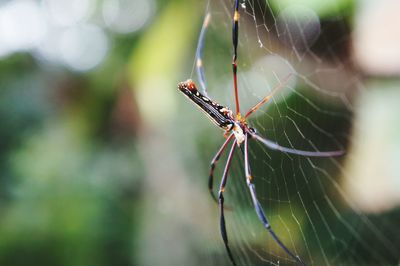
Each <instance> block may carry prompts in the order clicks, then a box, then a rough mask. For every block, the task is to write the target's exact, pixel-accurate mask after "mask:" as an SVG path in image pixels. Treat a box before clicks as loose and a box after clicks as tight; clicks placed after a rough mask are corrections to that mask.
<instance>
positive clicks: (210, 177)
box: [208, 134, 234, 203]
mask: <svg viewBox="0 0 400 266" xmlns="http://www.w3.org/2000/svg"><path fill="white" fill-rule="evenodd" d="M233 136H234V135H233V134H231V135H229V137H228V138H227V139H226V140H225V142H224V143H223V144H222V146H221V148H219V150H218V152H217V154H215V156H214V158H213V159H212V160H211V165H210V175H209V177H208V188H209V190H210V194H211V197H212V198H213V199H214V201H215V202H216V203H218V200H217V197H216V196H215V195H214V191H213V183H214V182H213V181H214V170H215V166H216V165H217V163H218V160H219V158H220V157H221V155H222V153H223V152H224V151H225V149H226V147H227V146H228V143H229V141H231V140H232V138H233Z"/></svg>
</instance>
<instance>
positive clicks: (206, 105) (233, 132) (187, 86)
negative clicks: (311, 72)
mask: <svg viewBox="0 0 400 266" xmlns="http://www.w3.org/2000/svg"><path fill="white" fill-rule="evenodd" d="M209 20H210V14H209V13H208V14H207V15H206V16H205V19H204V22H203V27H202V29H201V32H200V37H199V41H198V46H197V50H196V62H197V63H196V71H197V75H198V77H199V80H200V85H201V88H202V92H200V91H199V90H198V89H197V88H196V85H195V83H194V82H193V81H192V80H190V79H189V80H186V81H184V82H180V83H179V84H178V89H179V90H180V91H181V92H182V93H183V94H184V95H185V96H186V97H188V98H189V99H190V100H191V101H192V102H193V103H194V104H195V105H197V106H198V107H199V108H200V110H202V111H203V112H204V113H205V114H206V115H207V116H208V118H209V119H210V120H211V121H212V122H214V124H216V125H217V126H218V127H220V128H221V129H223V130H224V131H225V134H224V135H225V137H226V140H225V142H224V143H223V144H222V146H221V147H220V148H219V150H218V152H217V153H216V155H215V156H214V158H213V159H212V161H211V168H210V175H209V180H208V188H209V190H210V193H211V196H212V197H213V199H214V200H215V201H216V202H217V203H218V204H219V210H220V232H221V236H222V240H223V242H224V245H225V248H226V251H227V253H228V256H229V259H230V261H231V263H232V264H233V265H236V262H235V260H234V257H233V254H232V252H231V249H230V247H229V245H228V234H227V231H226V226H225V216H224V195H223V194H224V190H225V185H226V182H227V179H228V171H229V168H230V166H231V162H232V157H233V154H234V151H235V149H236V147H239V148H240V149H241V151H242V154H243V157H244V172H245V177H246V183H247V186H248V188H249V190H250V195H251V199H252V203H253V205H254V208H255V211H256V214H257V216H258V219H259V220H260V221H261V223H262V224H263V226H264V227H265V229H266V230H267V231H268V232H269V234H270V235H271V237H272V238H273V239H274V241H275V242H276V243H277V244H278V245H279V247H280V248H281V249H282V250H283V251H285V252H286V254H287V255H289V256H290V257H291V258H293V259H294V260H295V261H296V263H297V264H299V265H306V264H305V262H303V260H302V259H301V258H300V257H299V256H297V255H295V254H294V253H293V252H292V251H290V250H289V248H288V247H286V245H285V244H284V243H283V242H282V241H281V240H280V238H279V237H278V235H277V234H276V233H275V231H274V230H273V229H272V227H271V224H270V223H269V221H268V219H267V217H266V215H265V213H264V210H263V208H262V207H261V204H260V203H259V201H258V199H257V196H256V190H255V185H254V183H253V176H252V175H251V171H250V165H249V156H248V140H249V139H255V140H256V141H259V142H261V143H262V144H264V145H265V146H266V147H267V148H269V149H272V150H278V151H281V152H284V153H291V154H295V155H300V156H314V157H331V156H340V155H342V154H343V153H344V152H343V151H341V150H338V151H327V152H319V151H318V152H314V151H303V150H297V149H292V148H287V147H283V146H280V145H279V144H278V143H276V142H273V141H271V140H268V139H266V138H263V137H262V136H260V135H259V134H258V133H257V131H256V130H255V129H254V128H252V127H250V126H249V125H248V124H247V121H246V120H247V118H248V117H249V116H250V115H251V114H252V113H254V112H255V111H257V110H258V109H259V108H260V107H261V106H262V105H264V104H265V103H267V102H268V101H269V100H270V99H271V97H272V96H273V95H274V93H275V92H277V91H278V90H280V89H281V88H283V87H284V86H285V84H286V83H287V82H288V80H289V78H290V77H291V75H288V76H287V77H286V79H285V80H283V82H282V83H281V84H280V85H279V86H277V87H276V88H275V89H274V90H273V91H272V92H271V93H270V94H269V95H267V96H265V97H264V98H263V99H262V100H261V101H260V102H259V103H257V104H256V105H255V106H253V107H252V108H251V109H250V110H249V111H247V112H246V113H245V115H244V116H242V114H241V113H240V105H239V97H238V86H237V46H238V35H239V0H235V2H234V6H233V21H232V23H233V26H232V43H233V59H232V70H233V84H234V93H235V103H236V113H235V114H234V113H233V111H232V110H230V109H229V108H228V107H225V106H222V105H220V104H218V103H217V102H215V101H212V100H211V99H210V98H209V97H208V95H207V88H206V85H205V77H204V68H203V65H202V47H203V43H204V35H205V31H206V28H207V26H208V24H209ZM232 140H233V143H232V145H231V148H230V151H229V154H228V157H227V161H226V164H225V168H224V171H223V174H222V178H221V182H220V186H219V192H218V198H217V197H216V195H214V192H213V176H214V169H215V167H216V165H217V162H218V160H219V158H220V157H221V155H222V154H223V152H224V151H225V150H226V148H227V147H228V144H229V143H230V142H231V141H232Z"/></svg>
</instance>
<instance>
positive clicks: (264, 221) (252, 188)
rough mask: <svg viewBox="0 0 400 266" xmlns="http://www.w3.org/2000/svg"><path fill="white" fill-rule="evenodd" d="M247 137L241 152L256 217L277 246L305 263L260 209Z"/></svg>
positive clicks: (247, 136)
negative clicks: (282, 239)
mask: <svg viewBox="0 0 400 266" xmlns="http://www.w3.org/2000/svg"><path fill="white" fill-rule="evenodd" d="M248 138H249V134H246V137H245V140H244V149H242V151H243V154H244V169H245V174H246V183H247V186H248V187H249V190H250V194H251V199H252V202H253V205H254V208H255V210H256V213H257V216H258V219H259V220H260V221H261V222H262V224H263V225H264V227H265V229H267V230H268V232H269V234H270V235H271V237H272V238H273V239H274V241H275V242H276V243H277V244H278V245H279V247H280V248H281V249H283V250H284V251H285V252H286V254H288V255H289V256H290V257H291V258H293V259H294V260H295V261H296V262H297V264H299V265H306V264H305V263H304V262H303V261H302V260H301V259H300V257H299V256H297V255H295V254H293V253H292V252H291V251H290V250H289V248H287V247H286V246H285V244H283V242H282V241H281V240H280V238H279V237H278V236H277V235H276V233H275V231H274V230H272V227H271V224H270V223H269V221H268V219H267V216H266V215H265V213H264V210H263V209H262V207H261V204H260V202H259V201H258V199H257V195H256V188H255V185H254V183H253V177H252V175H251V172H250V165H249V156H248Z"/></svg>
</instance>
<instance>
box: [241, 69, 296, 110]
mask: <svg viewBox="0 0 400 266" xmlns="http://www.w3.org/2000/svg"><path fill="white" fill-rule="evenodd" d="M291 76H292V73H290V74H289V75H287V77H286V78H285V79H284V80H283V81H282V83H281V84H279V85H278V86H276V87H275V89H274V90H273V91H272V92H271V93H270V94H268V95H267V96H265V97H264V98H263V99H262V100H261V101H260V102H259V103H257V104H256V105H254V106H253V107H252V108H251V109H250V110H249V111H248V112H247V113H246V115H245V116H244V118H247V117H248V116H249V115H251V114H252V113H254V112H255V111H257V110H258V109H259V108H260V107H261V106H263V105H264V104H265V103H266V102H268V101H269V100H270V99H271V98H272V97H273V96H274V95H275V93H276V92H278V91H279V90H281V89H282V88H284V87H285V86H286V84H287V83H288V82H289V79H290V77H291Z"/></svg>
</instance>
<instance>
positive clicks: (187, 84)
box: [178, 79, 197, 92]
mask: <svg viewBox="0 0 400 266" xmlns="http://www.w3.org/2000/svg"><path fill="white" fill-rule="evenodd" d="M178 89H179V90H180V91H182V92H184V91H185V90H189V91H195V90H197V88H196V85H195V84H194V82H193V80H191V79H188V80H186V81H182V82H179V84H178Z"/></svg>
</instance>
